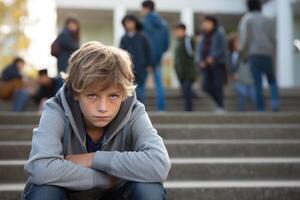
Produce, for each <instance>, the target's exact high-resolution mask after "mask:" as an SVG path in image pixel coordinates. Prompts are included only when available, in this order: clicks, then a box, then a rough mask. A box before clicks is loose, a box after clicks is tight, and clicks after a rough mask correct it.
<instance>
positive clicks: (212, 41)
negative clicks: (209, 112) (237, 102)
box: [197, 16, 227, 113]
mask: <svg viewBox="0 0 300 200" xmlns="http://www.w3.org/2000/svg"><path fill="white" fill-rule="evenodd" d="M201 29H202V32H203V36H202V39H201V42H200V44H199V45H200V46H199V52H198V61H197V62H198V63H199V66H200V69H201V71H202V73H203V85H202V88H203V90H204V91H205V92H206V93H207V94H209V95H210V96H211V98H212V99H213V101H214V102H215V112H217V113H223V112H225V109H224V97H223V96H224V94H223V85H224V83H225V78H226V54H227V45H226V39H225V33H224V31H223V29H222V28H221V27H219V25H218V21H217V19H216V18H215V17H214V16H205V17H204V18H203V19H202V21H201Z"/></svg>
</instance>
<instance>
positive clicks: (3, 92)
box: [0, 57, 29, 112]
mask: <svg viewBox="0 0 300 200" xmlns="http://www.w3.org/2000/svg"><path fill="white" fill-rule="evenodd" d="M24 66H25V60H24V59H23V58H20V57H16V58H15V59H14V60H13V62H12V63H11V64H9V65H8V66H7V67H6V68H5V69H4V70H3V71H2V75H1V80H0V98H1V99H3V100H12V102H13V105H12V111H15V112H19V111H23V110H24V109H25V106H26V103H27V101H28V98H29V92H28V91H27V89H26V88H25V82H24V81H23V76H22V74H21V71H22V70H23V68H24Z"/></svg>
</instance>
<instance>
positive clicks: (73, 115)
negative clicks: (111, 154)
mask: <svg viewBox="0 0 300 200" xmlns="http://www.w3.org/2000/svg"><path fill="white" fill-rule="evenodd" d="M55 98H56V99H57V100H58V101H59V102H61V106H62V108H63V110H64V113H65V116H66V118H67V119H66V120H67V121H68V122H69V123H70V126H71V127H72V129H73V131H74V134H75V135H76V137H77V139H78V140H79V141H80V143H81V145H82V147H83V149H84V151H87V150H86V129H85V124H84V119H83V116H82V113H81V110H80V106H79V102H78V101H77V100H75V99H74V97H73V95H72V92H71V91H70V90H69V89H68V88H67V87H65V85H64V86H63V87H62V88H61V89H60V90H59V91H58V93H57V94H56V97H55ZM137 102H138V101H137V99H136V94H135V93H134V95H133V96H131V97H128V98H126V99H125V100H124V101H123V102H122V104H121V107H120V110H119V112H118V114H117V115H116V117H115V118H114V119H113V120H112V121H111V122H110V123H109V124H108V125H107V127H105V128H106V132H105V138H106V141H105V143H104V144H103V146H104V145H105V144H106V143H108V142H109V141H110V140H111V139H112V138H113V137H114V135H115V134H117V133H118V132H119V131H120V130H121V129H122V128H123V127H124V126H125V125H126V123H127V122H128V121H129V120H130V118H131V116H132V111H133V107H134V105H135V104H136V103H137Z"/></svg>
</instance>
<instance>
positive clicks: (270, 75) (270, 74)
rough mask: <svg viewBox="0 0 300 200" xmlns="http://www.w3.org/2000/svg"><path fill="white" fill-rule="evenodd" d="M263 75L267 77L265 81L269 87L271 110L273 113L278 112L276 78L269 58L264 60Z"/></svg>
mask: <svg viewBox="0 0 300 200" xmlns="http://www.w3.org/2000/svg"><path fill="white" fill-rule="evenodd" d="M264 73H265V74H266V76H267V80H268V83H269V87H270V96H271V108H272V110H273V111H278V110H279V95H278V87H277V83H276V78H275V75H274V70H273V64H272V58H271V57H266V58H265V65H264Z"/></svg>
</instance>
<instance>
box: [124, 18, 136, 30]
mask: <svg viewBox="0 0 300 200" xmlns="http://www.w3.org/2000/svg"><path fill="white" fill-rule="evenodd" d="M125 29H126V30H127V31H135V30H136V24H135V22H134V21H132V20H126V21H125Z"/></svg>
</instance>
